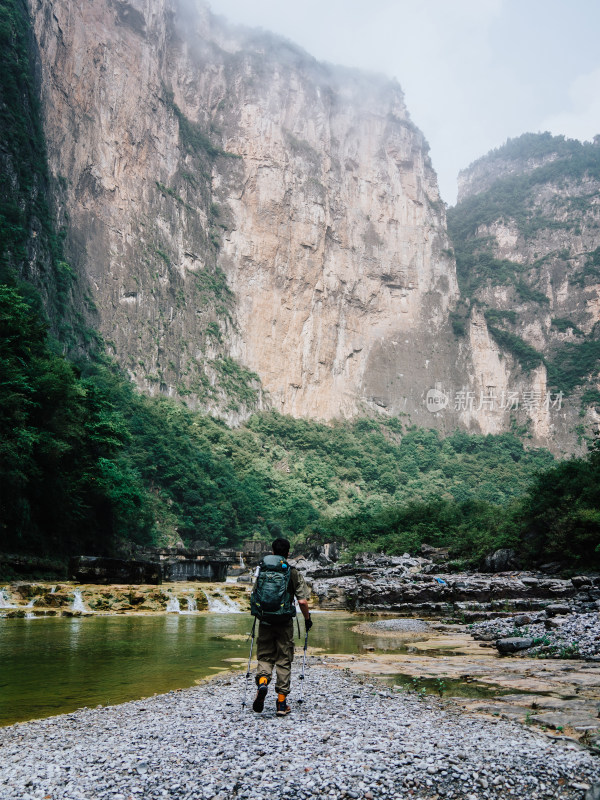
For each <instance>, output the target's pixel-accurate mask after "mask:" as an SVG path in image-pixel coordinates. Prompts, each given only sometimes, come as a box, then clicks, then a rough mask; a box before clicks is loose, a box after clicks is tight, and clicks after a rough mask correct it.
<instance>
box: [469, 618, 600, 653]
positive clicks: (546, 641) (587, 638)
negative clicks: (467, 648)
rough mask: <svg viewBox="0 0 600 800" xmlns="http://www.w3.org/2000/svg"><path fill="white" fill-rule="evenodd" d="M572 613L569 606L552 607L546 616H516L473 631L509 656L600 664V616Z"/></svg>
mask: <svg viewBox="0 0 600 800" xmlns="http://www.w3.org/2000/svg"><path fill="white" fill-rule="evenodd" d="M549 612H550V613H549ZM557 612H560V613H557ZM568 612H569V608H568V606H550V607H548V609H547V610H546V611H545V612H544V613H543V614H536V615H529V614H516V615H512V616H510V617H506V618H504V619H494V620H487V621H483V622H478V623H475V624H473V625H471V626H470V629H471V633H472V634H473V636H474V638H475V639H479V640H481V641H488V642H493V643H494V645H495V647H496V648H497V649H498V650H499V652H501V653H505V654H508V653H518V654H519V655H527V656H544V657H545V658H584V659H586V660H587V661H600V614H598V612H595V613H588V614H570V613H568Z"/></svg>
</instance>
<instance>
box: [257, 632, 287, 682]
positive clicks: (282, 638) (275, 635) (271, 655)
mask: <svg viewBox="0 0 600 800" xmlns="http://www.w3.org/2000/svg"><path fill="white" fill-rule="evenodd" d="M256 649H257V655H256V657H257V659H258V665H257V667H256V683H257V685H258V681H259V678H262V677H263V676H264V677H265V678H266V679H267V681H269V682H270V681H271V675H272V673H273V667H275V672H276V673H277V681H276V682H275V691H276V692H278V693H281V694H285V695H286V696H287V695H288V694H289V693H290V678H291V675H292V661H293V660H294V620H293V619H291V620H290V621H289V622H284V623H283V625H267V624H266V623H265V622H261V623H260V625H259V627H258V641H257V645H256Z"/></svg>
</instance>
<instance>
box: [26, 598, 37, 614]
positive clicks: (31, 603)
mask: <svg viewBox="0 0 600 800" xmlns="http://www.w3.org/2000/svg"><path fill="white" fill-rule="evenodd" d="M34 601H35V597H32V598H31V600H30V601H29V602H28V603H27V605H26V606H25V608H33V603H34ZM34 617H35V614H34V613H33V611H26V612H25V619H33V618H34Z"/></svg>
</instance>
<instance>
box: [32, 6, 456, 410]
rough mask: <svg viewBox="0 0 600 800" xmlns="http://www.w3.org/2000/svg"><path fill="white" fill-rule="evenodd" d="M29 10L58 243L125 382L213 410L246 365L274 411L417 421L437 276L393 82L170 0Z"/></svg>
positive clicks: (437, 299) (423, 160)
mask: <svg viewBox="0 0 600 800" xmlns="http://www.w3.org/2000/svg"><path fill="white" fill-rule="evenodd" d="M31 10H32V14H33V19H34V27H35V33H36V38H37V42H38V47H39V53H40V61H41V71H42V98H43V107H44V114H45V128H46V134H47V140H48V149H49V161H50V167H51V170H52V172H53V174H54V175H55V176H56V177H57V178H58V180H59V181H60V182H61V184H62V185H63V186H64V187H65V192H64V196H65V198H66V199H65V205H66V210H67V211H68V214H69V216H70V224H69V230H70V239H69V242H68V247H69V254H70V256H71V260H72V262H73V263H74V265H75V266H76V267H77V270H78V271H79V272H80V273H81V274H83V275H85V276H86V277H87V279H88V281H89V284H90V287H91V291H90V296H89V297H88V305H89V308H90V313H93V312H94V309H96V310H97V315H98V325H99V328H100V330H101V332H102V334H103V335H104V337H105V339H106V340H107V341H108V344H109V346H110V347H112V349H113V351H114V354H115V355H116V357H117V358H118V360H119V361H120V362H121V363H122V364H123V365H124V366H125V367H126V368H127V369H128V371H129V373H130V375H131V376H132V378H133V379H134V380H135V381H136V382H137V384H138V385H139V386H140V387H141V388H142V389H144V390H145V391H148V392H150V393H154V392H156V391H159V390H160V391H162V392H164V393H167V394H179V395H180V396H182V397H184V398H186V400H187V401H188V402H190V404H192V405H196V406H200V407H203V408H207V409H208V410H212V411H220V412H221V413H225V414H226V416H228V417H229V418H230V419H235V418H236V416H237V417H239V416H240V415H243V414H245V413H247V412H248V410H250V409H251V408H253V407H256V405H257V404H260V403H261V402H262V400H261V394H260V390H259V385H258V381H257V380H256V376H258V377H259V378H260V381H261V383H262V387H264V389H266V390H267V393H268V400H266V402H268V403H270V404H271V405H272V406H273V407H275V408H276V409H278V410H281V411H282V412H285V413H290V414H294V415H309V416H314V417H318V418H322V419H331V418H333V417H337V416H340V415H352V414H356V413H359V412H364V411H368V410H369V409H372V408H379V409H382V408H383V409H386V410H387V411H388V412H391V413H397V412H400V411H406V412H415V413H417V415H419V414H421V415H424V416H425V417H428V414H427V412H426V411H424V405H423V394H424V391H426V389H427V388H428V386H430V385H433V383H434V382H435V381H444V380H447V379H448V376H449V374H450V373H451V372H452V371H453V370H455V369H456V367H455V362H456V357H457V351H456V344H455V340H454V337H453V335H452V332H451V329H450V326H449V322H448V309H449V306H451V305H452V304H453V303H454V302H455V300H456V296H457V285H456V278H455V272H454V264H453V261H452V258H451V256H450V255H449V250H448V241H447V237H446V232H445V219H444V207H443V204H442V203H441V202H440V199H439V195H438V190H437V184H436V177H435V174H434V172H433V170H432V168H431V165H430V162H429V158H428V156H427V147H426V143H425V142H424V140H423V137H422V135H421V134H420V133H419V131H418V130H417V129H416V128H415V126H414V125H413V124H412V123H411V121H410V119H409V116H408V113H407V111H406V108H405V105H404V100H403V95H402V92H401V90H400V88H399V87H398V85H397V84H394V83H391V82H389V81H386V80H385V79H383V78H379V77H377V76H365V75H362V74H360V73H357V72H353V71H350V70H344V69H341V68H333V67H328V66H324V65H321V64H318V63H317V62H316V61H314V60H313V59H312V58H310V57H309V56H308V55H307V54H305V53H304V52H302V51H300V50H299V49H297V48H295V47H294V46H292V45H290V44H288V43H287V42H284V41H282V40H280V39H277V38H276V37H271V36H269V35H266V34H262V33H261V34H258V33H255V32H252V31H248V30H243V29H236V28H232V27H228V26H227V25H226V24H225V23H224V22H222V21H220V20H216V19H215V18H213V17H212V16H211V15H210V14H209V12H208V11H207V10H205V9H204V10H202V9H201V11H200V12H199V13H196V14H195V15H190V14H189V13H188V12H187V11H186V10H185V8H184V6H180V5H178V3H176V2H174V0H173V1H172V0H135V2H132V3H127V2H122V1H121V0H98V1H97V2H96V0H95V2H94V3H79V2H75V0H31ZM253 373H254V374H253ZM428 422H431V420H430V419H429V417H428Z"/></svg>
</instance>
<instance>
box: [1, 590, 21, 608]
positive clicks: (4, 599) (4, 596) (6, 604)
mask: <svg viewBox="0 0 600 800" xmlns="http://www.w3.org/2000/svg"><path fill="white" fill-rule="evenodd" d="M16 607H17V606H16V605H14V603H11V602H10V595H9V594H8V592H7V591H6V589H0V608H16Z"/></svg>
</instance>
